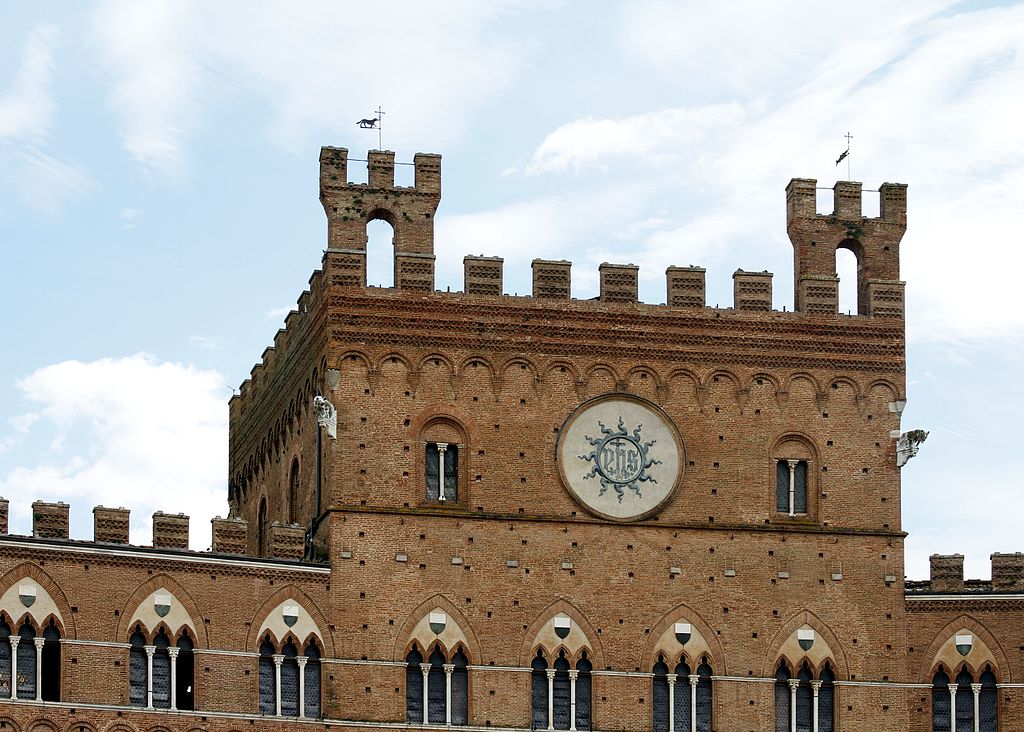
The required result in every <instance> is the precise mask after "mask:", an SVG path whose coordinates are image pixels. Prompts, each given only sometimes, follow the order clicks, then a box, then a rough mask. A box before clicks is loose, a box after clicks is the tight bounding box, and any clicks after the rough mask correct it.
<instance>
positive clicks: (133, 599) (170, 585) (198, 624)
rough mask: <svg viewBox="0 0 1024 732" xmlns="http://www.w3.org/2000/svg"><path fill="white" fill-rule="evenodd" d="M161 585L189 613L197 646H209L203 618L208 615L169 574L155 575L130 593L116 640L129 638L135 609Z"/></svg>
mask: <svg viewBox="0 0 1024 732" xmlns="http://www.w3.org/2000/svg"><path fill="white" fill-rule="evenodd" d="M161 587H166V588H167V589H168V590H169V591H170V592H171V594H172V595H174V597H175V599H177V600H178V601H179V602H180V603H181V605H182V607H183V608H184V609H185V612H187V613H188V616H189V619H191V621H192V625H191V628H190V629H191V630H192V632H193V637H194V638H195V645H196V648H209V647H210V640H209V638H208V637H207V635H206V623H204V622H203V618H204V617H206V616H205V614H204V613H203V611H202V610H201V609H200V607H199V605H198V604H197V603H196V601H195V599H194V598H193V597H192V594H191V593H190V592H189V591H188V590H186V589H185V588H184V587H183V586H182V585H181V583H180V582H178V581H177V580H175V579H174V578H173V577H171V576H170V575H167V574H155V575H153V576H152V577H150V578H148V579H147V580H146V581H145V582H143V583H142V584H140V585H139V586H138V587H136V588H135V591H134V592H132V594H131V595H129V597H128V600H127V602H125V604H124V605H122V606H121V613H120V615H119V616H118V619H117V628H116V630H115V631H114V640H116V641H117V642H119V643H124V642H126V641H127V640H128V636H129V635H130V630H131V629H130V628H129V627H128V625H127V624H128V623H129V622H130V621H131V619H132V616H133V615H134V614H135V609H136V608H138V607H139V606H140V605H141V604H142V601H143V600H145V599H146V598H147V597H149V596H150V595H151V594H153V593H154V592H156V591H157V590H159V589H160V588H161ZM146 630H148V631H149V632H150V633H154V632H156V629H155V628H147V629H146Z"/></svg>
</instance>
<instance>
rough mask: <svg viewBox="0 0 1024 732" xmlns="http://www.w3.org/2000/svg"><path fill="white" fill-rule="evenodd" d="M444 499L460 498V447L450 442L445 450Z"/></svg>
mask: <svg viewBox="0 0 1024 732" xmlns="http://www.w3.org/2000/svg"><path fill="white" fill-rule="evenodd" d="M444 500H446V501H457V500H459V448H458V447H457V446H455V445H453V444H450V443H449V445H448V449H447V450H445V451H444Z"/></svg>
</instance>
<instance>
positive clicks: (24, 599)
mask: <svg viewBox="0 0 1024 732" xmlns="http://www.w3.org/2000/svg"><path fill="white" fill-rule="evenodd" d="M18 599H19V600H21V604H22V605H24V606H25V607H32V606H33V605H35V604H36V588H35V587H33V586H32V585H18Z"/></svg>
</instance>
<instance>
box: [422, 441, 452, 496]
mask: <svg viewBox="0 0 1024 732" xmlns="http://www.w3.org/2000/svg"><path fill="white" fill-rule="evenodd" d="M442 464H443V470H442ZM442 476H443V480H442ZM426 478H427V498H428V499H429V500H431V501H457V500H459V447H458V445H456V444H454V443H451V442H428V443H427V457H426Z"/></svg>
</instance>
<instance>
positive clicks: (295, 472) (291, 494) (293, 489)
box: [288, 455, 300, 524]
mask: <svg viewBox="0 0 1024 732" xmlns="http://www.w3.org/2000/svg"><path fill="white" fill-rule="evenodd" d="M299 468H300V466H299V456H298V455H296V456H294V457H293V458H292V464H291V467H289V469H288V523H289V524H295V523H298V522H299V512H298V503H299Z"/></svg>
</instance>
